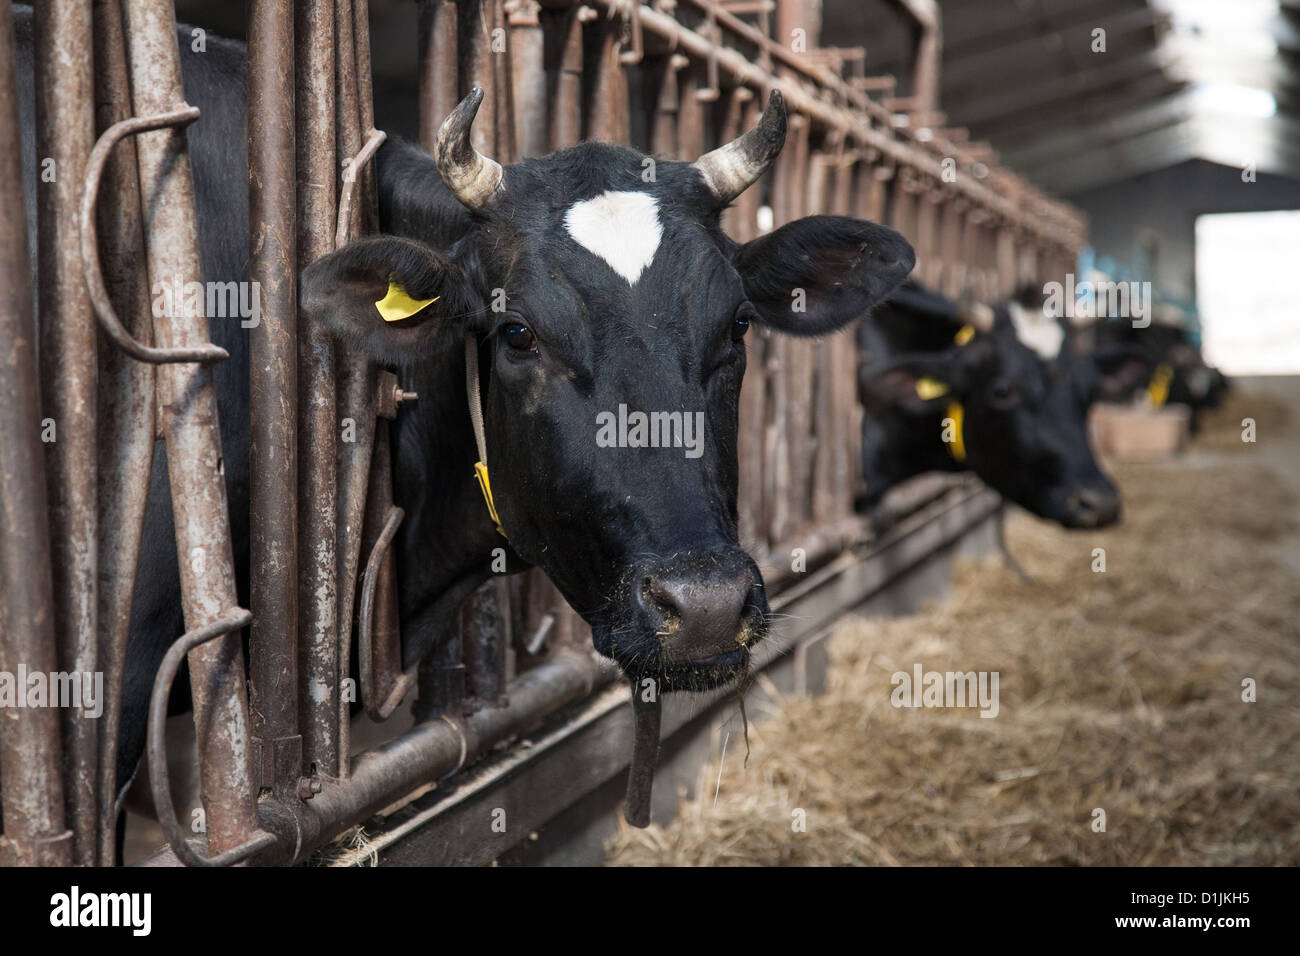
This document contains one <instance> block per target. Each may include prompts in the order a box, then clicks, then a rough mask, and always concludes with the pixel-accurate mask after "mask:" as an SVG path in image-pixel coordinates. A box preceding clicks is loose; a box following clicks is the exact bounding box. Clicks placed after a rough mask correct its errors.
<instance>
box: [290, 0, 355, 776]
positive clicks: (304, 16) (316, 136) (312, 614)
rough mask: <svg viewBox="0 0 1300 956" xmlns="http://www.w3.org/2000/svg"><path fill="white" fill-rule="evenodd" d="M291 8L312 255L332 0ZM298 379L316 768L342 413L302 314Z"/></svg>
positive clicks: (326, 242)
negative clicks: (340, 413) (338, 443)
mask: <svg viewBox="0 0 1300 956" xmlns="http://www.w3.org/2000/svg"><path fill="white" fill-rule="evenodd" d="M295 12H296V17H297V19H296V20H295V23H294V33H295V37H296V45H297V55H296V58H295V60H294V70H295V74H296V77H297V83H296V89H295V94H296V95H295V103H296V109H295V116H296V122H297V131H296V138H297V153H298V257H299V260H300V261H301V262H302V263H303V264H304V265H306V264H309V263H311V262H313V261H315V260H316V259H318V258H320V257H321V256H323V255H325V254H327V253H329V252H331V251H332V250H333V249H334V238H335V236H334V233H335V231H336V229H337V224H336V219H337V213H336V206H337V203H336V198H335V197H336V193H335V178H334V177H335V172H336V170H337V168H338V167H337V164H336V160H335V157H336V155H337V153H336V152H335V146H336V139H335V135H336V134H335V122H336V116H335V100H334V93H335V88H334V83H335V80H334V14H335V9H334V0H303V2H300V3H298V4H297V7H296V11H295ZM343 221H344V222H345V223H346V221H347V219H346V217H344V220H343ZM298 383H299V385H300V388H301V396H302V399H303V400H302V401H300V402H299V403H298V450H299V454H298V561H299V566H298V571H299V580H298V730H299V734H300V735H301V737H302V751H303V753H302V759H303V765H304V769H305V770H306V771H308V772H310V771H311V770H312V768H313V767H314V765H316V764H317V763H318V762H320V760H321V752H322V749H323V750H324V751H325V753H326V755H328V754H329V752H330V751H329V745H328V741H330V740H333V738H334V735H335V727H336V725H337V722H338V719H339V708H338V703H337V698H338V682H339V663H338V661H339V646H338V642H339V632H340V628H339V622H338V550H337V549H338V541H337V535H338V526H337V510H336V509H337V504H338V485H337V475H336V474H335V470H334V460H335V456H336V446H337V438H338V428H339V423H338V418H337V405H336V402H337V399H336V392H335V388H336V384H335V374H334V343H333V340H332V339H331V338H330V336H329V335H327V334H326V333H325V331H324V330H323V329H322V328H321V327H320V326H319V325H318V324H317V323H314V322H309V321H306V320H305V319H304V318H303V317H302V316H299V325H298ZM330 765H331V766H333V763H332V762H331V763H330ZM306 792H308V793H310V790H307V791H306Z"/></svg>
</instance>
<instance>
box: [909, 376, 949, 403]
mask: <svg viewBox="0 0 1300 956" xmlns="http://www.w3.org/2000/svg"><path fill="white" fill-rule="evenodd" d="M916 394H917V396H918V397H919V398H921V399H922V400H923V401H927V402H928V401H929V400H930V399H932V398H938V397H939V396H940V395H947V394H948V386H947V385H945V384H943V382H941V381H939V380H938V379H937V378H929V377H923V378H918V379H917V380H916Z"/></svg>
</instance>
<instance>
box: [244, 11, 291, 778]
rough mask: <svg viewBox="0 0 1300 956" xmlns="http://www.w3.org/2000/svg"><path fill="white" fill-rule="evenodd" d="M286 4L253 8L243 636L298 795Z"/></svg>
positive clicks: (266, 723)
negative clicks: (248, 607) (252, 299)
mask: <svg viewBox="0 0 1300 956" xmlns="http://www.w3.org/2000/svg"><path fill="white" fill-rule="evenodd" d="M293 48H294V43H293V11H292V9H291V8H290V6H289V2H288V0H253V2H252V5H251V7H250V9H249V17H248V85H247V88H248V256H249V276H250V278H251V280H252V282H253V285H254V287H255V288H257V289H259V293H260V301H261V321H260V322H259V323H258V324H257V325H256V326H255V327H254V328H253V329H252V330H251V333H250V341H249V354H250V359H249V365H250V369H249V390H250V406H251V408H250V410H251V414H250V432H251V437H252V447H251V452H250V458H249V472H250V490H251V497H252V508H251V517H250V529H249V530H250V548H249V564H250V567H251V569H252V570H251V574H250V579H251V587H250V595H251V601H252V610H253V624H252V628H251V637H250V640H249V671H250V676H251V678H252V681H251V683H252V694H251V699H250V710H251V716H252V731H253V758H254V764H253V769H254V780H255V782H256V783H258V784H259V785H260V786H261V787H263V788H273V789H274V791H275V793H276V795H277V796H286V795H289V796H294V795H296V793H297V785H298V777H299V776H300V774H301V769H302V739H301V738H300V737H299V736H298V541H297V538H298V535H297V530H298V529H297V524H298V521H297V518H298V509H297V506H296V501H297V484H298V443H297V416H298V357H297V288H296V286H297V281H296V274H297V273H296V269H295V262H296V258H297V257H296V255H295V250H294V242H295V239H296V225H295V219H296V217H295V214H294V213H295V207H296V205H297V195H296V186H295V175H294V124H293V123H292V122H286V118H287V117H292V116H293V115H294V55H293Z"/></svg>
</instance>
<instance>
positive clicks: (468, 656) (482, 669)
mask: <svg viewBox="0 0 1300 956" xmlns="http://www.w3.org/2000/svg"><path fill="white" fill-rule="evenodd" d="M504 583H505V582H504V581H503V580H502V579H501V578H493V579H492V580H491V581H488V582H487V583H485V584H483V585H481V586H480V587H478V588H477V589H476V590H475V591H474V593H473V594H471V595H470V596H469V597H468V598H466V599H465V601H464V603H463V604H462V606H461V631H462V633H463V634H464V635H465V640H464V641H463V642H462V646H461V655H462V658H463V660H464V662H465V693H466V701H465V706H466V709H467V710H470V711H473V710H478V709H479V708H481V707H502V706H504V705H505V702H506V695H505V691H506V679H505V676H506V675H505V666H506V648H507V647H509V646H510V636H511V635H510V618H509V615H508V614H506V613H505V609H506V604H505V602H506V600H507V599H508V595H507V593H506V589H505V588H504V587H503V585H504Z"/></svg>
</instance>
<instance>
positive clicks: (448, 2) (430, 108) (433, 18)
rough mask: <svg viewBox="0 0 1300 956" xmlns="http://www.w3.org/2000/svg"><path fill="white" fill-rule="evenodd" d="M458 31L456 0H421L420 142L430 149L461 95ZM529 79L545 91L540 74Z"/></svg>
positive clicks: (543, 119) (543, 118)
mask: <svg viewBox="0 0 1300 956" xmlns="http://www.w3.org/2000/svg"><path fill="white" fill-rule="evenodd" d="M456 35H457V33H456V4H455V2H454V0H423V2H422V3H421V4H420V54H419V62H420V66H419V72H420V145H421V146H423V147H424V148H425V149H426V150H428V151H429V152H433V149H434V145H435V142H436V140H437V136H438V127H439V126H440V125H442V121H443V120H444V119H445V118H446V117H447V115H448V114H449V113H450V112H451V111H452V110H453V109H455V107H456V103H457V101H458V99H459V97H458V95H457V94H458V81H457V69H456ZM530 82H532V83H533V84H535V86H536V87H537V88H538V89H540V90H542V91H543V92H544V90H545V86H544V84H543V83H542V81H541V77H540V75H539V76H538V77H536V78H535V79H533V80H531V81H530ZM541 121H542V123H543V124H545V121H546V113H545V111H543V112H542V113H541ZM544 135H545V128H544V126H543V136H544ZM540 152H545V150H544V149H542V150H539V153H540Z"/></svg>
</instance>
